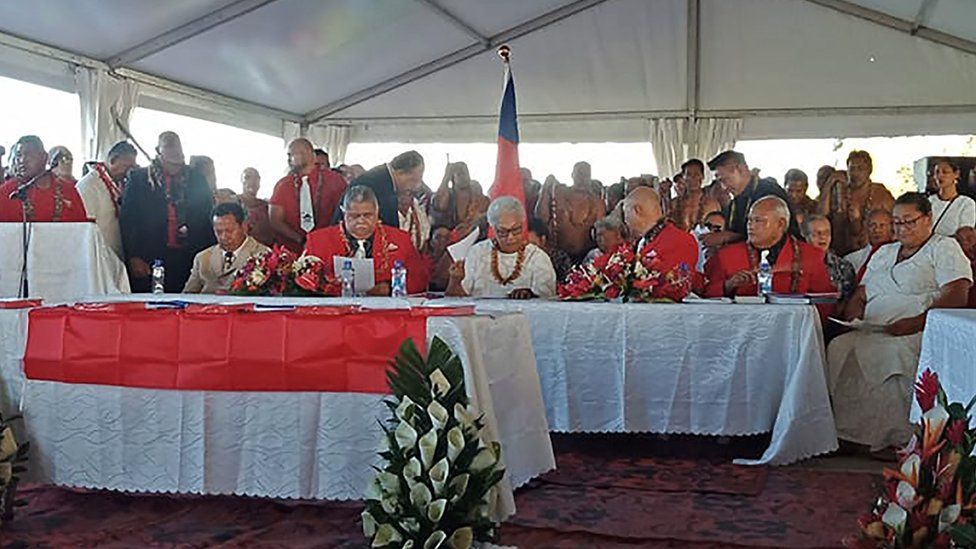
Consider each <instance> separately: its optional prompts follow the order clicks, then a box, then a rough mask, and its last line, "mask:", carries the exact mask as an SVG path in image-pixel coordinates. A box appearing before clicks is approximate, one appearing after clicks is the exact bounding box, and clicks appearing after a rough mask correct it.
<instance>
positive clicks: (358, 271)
mask: <svg viewBox="0 0 976 549" xmlns="http://www.w3.org/2000/svg"><path fill="white" fill-rule="evenodd" d="M346 261H352V268H353V270H354V271H355V275H354V276H353V280H354V281H355V284H356V294H357V295H363V294H365V293H366V292H368V291H369V290H370V289H371V288H372V287H373V286H375V285H376V277H375V273H374V272H373V260H372V259H358V258H355V257H344V256H341V255H334V256H332V267H333V268H334V269H335V275H336V278H341V273H342V265H343V264H344V263H345V262H346Z"/></svg>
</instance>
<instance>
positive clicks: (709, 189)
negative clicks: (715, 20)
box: [0, 132, 976, 450]
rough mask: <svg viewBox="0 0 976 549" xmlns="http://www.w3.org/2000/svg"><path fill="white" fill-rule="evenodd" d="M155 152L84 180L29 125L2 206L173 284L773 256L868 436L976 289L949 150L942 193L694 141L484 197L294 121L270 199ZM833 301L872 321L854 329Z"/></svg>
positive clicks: (939, 170) (897, 404)
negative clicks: (285, 266)
mask: <svg viewBox="0 0 976 549" xmlns="http://www.w3.org/2000/svg"><path fill="white" fill-rule="evenodd" d="M155 153H156V156H155V158H153V159H152V160H151V162H150V164H149V166H146V167H139V166H138V165H137V154H136V149H135V147H133V146H132V145H131V144H129V143H128V142H120V143H118V144H116V145H115V146H114V147H112V148H111V150H110V151H109V152H108V154H107V156H106V158H105V159H104V161H102V162H89V163H87V164H86V165H85V174H84V176H83V177H82V179H81V180H79V181H75V180H74V179H73V178H72V162H73V159H72V157H71V153H70V152H69V151H67V150H66V149H64V148H63V147H56V148H53V149H51V150H50V151H47V150H46V149H45V148H44V145H43V143H42V142H41V140H40V139H39V138H37V137H35V136H25V137H23V138H21V139H20V140H18V141H17V143H16V144H15V145H14V146H13V148H12V150H11V166H10V170H9V176H10V177H9V178H7V179H6V180H5V182H4V183H3V185H2V187H0V222H20V221H22V220H27V221H46V222H58V221H61V222H71V221H86V220H91V221H93V222H94V223H95V224H97V226H98V228H99V229H100V231H101V233H102V234H103V236H104V239H105V242H106V244H107V245H108V246H109V247H110V248H111V249H112V250H113V251H114V252H115V253H116V254H118V256H119V257H120V258H121V259H122V260H123V261H124V262H125V264H126V267H127V269H128V273H129V277H130V282H131V286H132V289H133V291H136V292H147V291H150V289H151V282H152V265H153V264H154V263H155V262H156V261H162V264H163V265H165V281H164V286H165V290H166V291H167V292H168V293H179V292H207V293H222V292H226V291H227V290H228V288H229V286H230V283H231V281H232V280H233V278H234V276H235V274H236V272H237V270H238V269H240V268H241V267H242V266H243V265H244V264H245V263H246V262H247V260H248V259H249V258H251V257H253V256H256V255H259V254H262V253H264V252H266V251H267V250H268V249H269V246H275V245H277V246H282V247H284V248H287V249H289V250H292V251H294V252H296V253H302V252H304V253H307V254H310V255H315V256H318V257H320V258H322V259H324V260H325V262H326V265H327V268H328V269H329V270H330V271H331V268H332V261H331V260H332V258H331V257H329V256H345V257H359V258H364V259H372V260H373V265H374V269H375V273H374V280H375V286H374V287H372V288H369V289H366V292H365V293H367V294H369V295H389V294H390V282H391V268H392V267H393V266H394V265H400V266H403V267H405V268H406V269H407V272H408V273H409V274H408V277H407V286H408V288H407V289H408V291H409V292H410V293H422V292H427V291H430V292H444V293H446V295H449V296H472V297H508V298H511V299H529V298H534V297H541V298H549V297H553V296H554V295H555V294H556V287H557V284H558V283H559V282H560V281H561V280H563V278H564V277H565V276H566V275H567V273H568V272H569V271H570V270H572V269H573V267H574V266H577V265H580V264H583V263H586V262H591V261H594V260H596V259H597V258H599V257H600V256H601V255H603V254H608V253H612V252H613V251H614V250H617V249H618V248H619V247H620V246H623V245H629V246H632V249H633V250H634V251H635V252H639V253H649V254H654V256H655V257H656V258H658V260H660V261H661V264H662V266H663V267H662V268H671V267H675V266H683V267H685V268H687V269H688V270H689V271H690V272H691V273H692V275H693V276H692V280H693V289H694V291H695V292H696V293H698V294H700V295H701V296H703V297H714V298H735V297H737V296H747V295H751V296H755V295H757V293H758V291H759V287H758V286H759V284H758V280H757V272H758V270H759V265H760V262H761V261H763V260H765V261H768V263H769V264H770V265H771V267H772V290H773V292H775V293H783V294H836V296H837V303H836V304H826V305H820V306H818V308H819V309H820V312H821V316H822V318H823V320H824V321H825V323H824V331H825V335H826V337H827V339H828V340H829V341H830V344H829V347H828V372H827V380H828V385H829V389H830V392H831V397H832V401H833V405H834V412H835V416H836V420H837V427H838V432H839V434H840V436H841V438H842V439H844V440H847V441H850V442H851V443H855V444H860V445H864V446H865V447H868V448H870V449H872V450H879V449H883V448H885V447H887V446H890V445H896V444H900V443H903V442H905V441H906V440H907V439H908V437H909V435H910V430H909V424H908V410H909V405H910V402H911V398H910V394H911V388H912V383H913V380H914V377H915V370H916V369H917V362H918V355H919V352H920V345H921V332H922V330H923V328H924V325H925V318H926V312H927V311H928V310H929V309H932V308H944V307H965V306H967V305H968V306H971V307H973V306H976V292H974V291H973V288H972V276H973V275H972V273H973V266H974V260H976V202H974V201H973V199H972V198H970V197H969V196H965V195H964V194H962V193H960V188H959V185H960V181H959V179H960V169H959V166H957V165H955V164H954V163H953V162H952V161H951V160H950V159H941V160H939V161H938V162H937V163H936V165H935V171H934V178H933V181H934V183H935V185H934V187H935V188H934V189H933V192H932V193H931V194H930V195H929V196H927V195H926V194H923V193H918V192H909V193H905V194H903V195H902V196H900V197H898V198H897V199H896V198H895V197H893V196H892V194H891V193H890V192H889V190H888V189H887V188H886V187H885V186H884V185H883V184H881V183H878V182H875V181H872V179H871V173H872V168H873V166H872V160H871V156H870V155H869V154H868V153H867V152H864V151H854V152H852V153H851V154H850V156H849V157H848V159H847V165H846V170H836V169H834V168H832V167H829V166H824V167H822V168H821V169H820V170H818V172H817V174H816V186H817V190H818V197H817V198H813V197H810V196H809V193H808V191H809V190H810V189H809V180H808V178H807V175H806V174H805V173H804V172H802V171H800V170H797V169H791V170H789V171H788V172H787V173H786V174H785V176H784V178H783V184H782V185H780V184H779V183H778V182H777V181H776V180H775V179H772V178H764V177H760V176H759V171H758V170H755V169H752V168H750V166H749V164H748V163H747V162H746V158H745V157H744V156H743V155H742V154H741V153H739V152H736V151H733V150H729V151H724V152H722V153H720V154H718V155H717V156H715V157H714V158H712V159H710V160H708V161H707V162H704V161H702V160H699V159H689V160H688V161H687V162H685V163H684V164H683V165H682V167H681V172H680V173H678V174H675V175H674V176H672V177H669V178H665V179H658V178H652V177H647V176H642V177H632V178H621V180H620V182H618V183H615V184H613V185H609V186H604V185H603V184H602V183H600V182H598V181H595V180H593V179H592V177H591V173H590V166H589V164H587V163H586V162H579V163H577V164H576V165H575V166H574V167H573V172H572V182H571V183H570V184H568V185H567V184H562V183H560V182H559V181H557V180H556V178H555V177H553V176H551V175H550V176H549V177H548V178H546V180H545V182H544V183H543V184H540V183H539V182H538V181H536V180H534V179H533V177H532V174H531V172H529V170H527V169H522V183H523V190H524V195H525V202H524V203H522V202H519V201H518V200H516V199H514V198H511V197H501V198H498V199H495V200H494V201H492V200H490V199H489V198H488V197H487V196H486V195H485V192H484V190H483V188H482V186H481V185H480V184H479V183H478V182H477V181H475V180H473V179H471V176H470V173H469V172H468V168H467V166H466V165H465V164H464V163H463V162H456V163H450V164H448V165H447V167H446V169H445V173H444V175H443V177H442V178H441V181H440V183H439V185H438V186H437V188H436V189H432V188H430V187H428V186H427V185H426V184H425V183H424V168H425V166H424V159H423V157H422V156H421V155H420V154H419V153H417V152H415V151H408V152H404V153H402V154H399V155H397V156H396V157H395V158H393V159H391V160H390V161H389V162H387V163H385V164H381V165H379V166H376V167H374V168H372V169H370V170H365V169H363V167H362V166H359V165H352V166H347V165H341V166H338V167H332V166H331V165H330V162H329V158H328V154H327V153H326V152H325V151H323V150H321V149H315V148H314V145H313V144H312V143H311V142H309V141H308V140H307V139H304V138H299V139H295V140H294V141H292V142H291V143H289V145H288V168H289V169H288V172H287V174H286V175H285V176H284V177H282V178H281V179H279V180H278V181H277V183H276V184H275V186H274V190H273V192H272V193H271V198H270V200H268V201H265V200H263V199H260V198H258V192H259V190H260V188H261V175H260V174H259V173H258V172H257V170H255V169H253V168H247V169H246V170H244V172H243V174H242V176H241V183H242V188H243V192H242V193H241V194H238V193H236V192H235V191H233V190H231V189H226V188H218V186H217V182H216V175H215V170H214V165H213V161H212V160H210V159H209V158H207V157H205V156H195V157H191V158H190V159H189V161H187V160H186V159H185V156H184V152H183V148H182V144H181V142H180V138H179V136H178V135H176V134H175V133H173V132H164V133H163V134H161V135H160V136H159V140H158V142H157V146H156V149H155ZM2 170H3V168H2V167H0V172H2ZM707 170H708V171H710V172H711V174H712V175H713V181H712V182H711V183H710V184H708V185H705V184H704V183H705V178H706V174H707V173H708V172H707ZM473 231H476V232H477V233H478V236H477V243H476V244H474V246H473V247H471V248H470V250H469V251H468V252H467V254H466V256H465V257H463V258H460V260H455V258H453V257H452V256H451V254H450V252H449V251H448V247H449V246H450V245H451V244H452V243H454V242H457V241H459V240H461V239H463V238H464V237H466V236H468V235H470V234H471V233H472V232H473ZM828 316H833V317H836V318H839V319H842V320H845V321H856V322H860V323H863V324H864V325H866V326H870V327H871V328H872V329H860V330H854V331H849V332H848V333H843V332H844V331H845V329H844V328H841V327H840V326H839V325H837V324H834V323H831V322H827V318H828Z"/></svg>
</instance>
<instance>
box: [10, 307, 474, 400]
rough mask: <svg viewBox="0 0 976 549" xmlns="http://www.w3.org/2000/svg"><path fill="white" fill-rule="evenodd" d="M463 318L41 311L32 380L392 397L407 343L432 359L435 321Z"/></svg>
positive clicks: (334, 312)
mask: <svg viewBox="0 0 976 549" xmlns="http://www.w3.org/2000/svg"><path fill="white" fill-rule="evenodd" d="M463 314H471V310H470V309H460V310H458V309H411V310H390V311H386V310H383V311H377V310H374V311H359V310H356V309H354V308H351V307H300V308H297V309H289V310H272V311H261V312H255V311H254V310H253V307H252V306H249V305H245V306H221V305H204V306H199V305H198V306H190V307H187V308H185V309H146V308H145V306H144V305H143V304H141V303H122V304H99V305H78V306H75V307H47V308H39V309H34V310H32V311H31V312H30V314H29V327H28V332H27V333H28V338H27V349H26V352H25V356H24V372H25V375H26V376H27V378H28V379H32V380H47V381H60V382H65V383H87V384H96V385H117V386H126V387H143V388H153V389H177V390H208V391H221V390H226V391H321V392H360V393H387V392H389V390H388V388H387V383H386V371H387V368H388V366H389V362H390V360H391V359H392V358H393V357H394V356H395V355H396V353H397V351H398V350H399V347H400V345H401V344H402V343H403V341H404V340H405V339H406V338H408V337H409V338H412V339H413V341H414V343H415V344H416V345H417V347H418V348H419V349H421V351H422V352H423V351H424V350H425V349H426V341H427V318H428V317H429V316H441V315H463Z"/></svg>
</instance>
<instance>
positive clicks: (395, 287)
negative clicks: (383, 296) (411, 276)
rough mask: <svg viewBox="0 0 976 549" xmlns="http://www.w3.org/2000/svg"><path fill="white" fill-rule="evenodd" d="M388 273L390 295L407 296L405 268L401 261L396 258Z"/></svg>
mask: <svg viewBox="0 0 976 549" xmlns="http://www.w3.org/2000/svg"><path fill="white" fill-rule="evenodd" d="M390 274H391V275H392V276H391V279H390V297H407V268H406V267H404V266H403V261H400V260H399V259H398V260H396V261H395V262H394V263H393V269H392V271H391V273H390Z"/></svg>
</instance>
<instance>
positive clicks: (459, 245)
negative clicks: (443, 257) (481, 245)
mask: <svg viewBox="0 0 976 549" xmlns="http://www.w3.org/2000/svg"><path fill="white" fill-rule="evenodd" d="M477 241H478V229H477V227H476V228H474V229H473V230H472V231H471V232H470V233H468V236H466V237H464V238H462V239H461V240H458V241H457V242H455V243H454V244H451V245H450V246H448V247H447V252H448V253H450V254H451V259H453V260H454V261H461V260H462V259H464V258H466V257H468V250H470V249H471V246H474V244H475V242H477Z"/></svg>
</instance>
